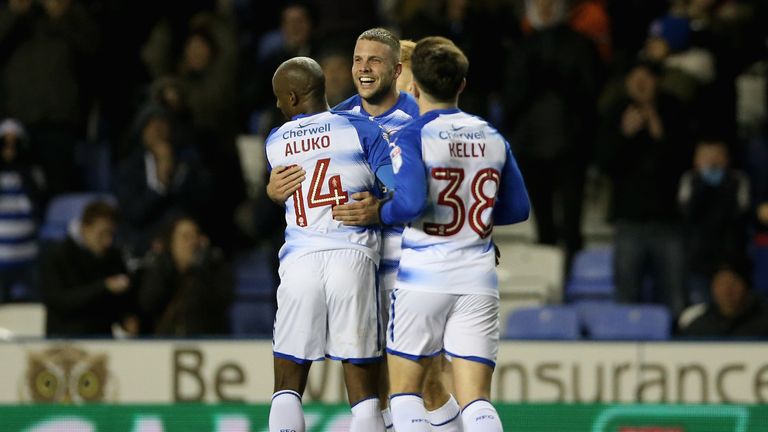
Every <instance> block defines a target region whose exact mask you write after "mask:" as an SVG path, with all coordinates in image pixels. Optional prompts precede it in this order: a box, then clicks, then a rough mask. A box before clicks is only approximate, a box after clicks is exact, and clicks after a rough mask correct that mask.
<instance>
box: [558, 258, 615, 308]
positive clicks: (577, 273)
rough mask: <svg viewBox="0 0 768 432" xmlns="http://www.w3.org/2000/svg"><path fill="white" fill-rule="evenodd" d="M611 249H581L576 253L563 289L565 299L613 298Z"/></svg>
mask: <svg viewBox="0 0 768 432" xmlns="http://www.w3.org/2000/svg"><path fill="white" fill-rule="evenodd" d="M613 287H614V285H613V248H597V249H583V250H581V251H579V252H577V253H576V256H575V257H574V258H573V264H572V265H571V273H570V275H569V278H568V282H567V283H566V287H565V294H566V298H567V299H568V300H570V301H574V300H579V299H612V298H613V291H614V288H613Z"/></svg>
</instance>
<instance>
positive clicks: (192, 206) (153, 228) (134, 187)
mask: <svg viewBox="0 0 768 432" xmlns="http://www.w3.org/2000/svg"><path fill="white" fill-rule="evenodd" d="M134 136H135V139H136V140H137V145H136V146H135V147H136V148H135V149H134V150H133V152H132V154H131V155H130V156H128V157H127V158H126V159H124V160H122V161H121V162H120V165H119V166H118V171H117V179H116V181H115V183H114V184H115V194H116V195H117V199H118V201H119V202H120V207H121V209H122V210H123V215H124V219H123V223H122V224H121V227H120V228H121V232H122V234H123V238H124V240H125V241H126V243H127V246H128V247H129V248H130V250H131V253H132V254H133V255H134V256H142V255H143V254H144V253H145V252H146V251H147V249H148V248H149V244H150V240H151V238H153V237H154V236H155V235H156V234H157V231H158V229H159V228H160V227H161V226H162V224H163V223H164V222H165V221H166V219H167V218H169V217H171V216H172V215H174V214H178V213H189V214H192V215H195V216H196V217H201V216H202V215H205V214H210V213H211V212H212V210H211V209H210V208H206V206H207V205H208V203H209V199H210V197H211V178H210V174H209V173H208V171H207V170H206V169H205V168H204V167H202V166H201V164H200V162H199V160H198V156H197V152H196V151H195V150H194V149H193V148H177V147H176V146H174V145H173V143H172V142H171V140H170V139H171V132H170V123H169V118H168V112H167V111H165V110H164V109H163V108H160V107H157V106H154V105H149V106H147V107H145V108H144V109H143V110H142V111H141V112H140V113H139V116H138V120H137V122H136V130H135V131H134ZM206 210H207V211H208V213H206Z"/></svg>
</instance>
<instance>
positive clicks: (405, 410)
mask: <svg viewBox="0 0 768 432" xmlns="http://www.w3.org/2000/svg"><path fill="white" fill-rule="evenodd" d="M389 409H390V410H391V411H392V424H393V425H394V426H395V430H397V432H431V430H432V429H431V428H430V426H429V420H427V410H426V409H425V408H424V399H422V398H421V396H419V395H417V394H413V393H400V394H395V395H392V397H390V399H389Z"/></svg>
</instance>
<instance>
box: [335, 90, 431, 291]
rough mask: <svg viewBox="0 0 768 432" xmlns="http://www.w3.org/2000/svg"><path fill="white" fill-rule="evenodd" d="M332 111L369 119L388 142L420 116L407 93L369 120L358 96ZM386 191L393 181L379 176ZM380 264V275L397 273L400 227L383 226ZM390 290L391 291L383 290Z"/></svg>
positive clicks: (412, 99)
mask: <svg viewBox="0 0 768 432" xmlns="http://www.w3.org/2000/svg"><path fill="white" fill-rule="evenodd" d="M333 109H334V110H340V111H348V112H351V113H354V114H357V115H360V116H364V117H368V118H369V119H371V120H373V121H375V122H376V123H378V124H379V126H380V127H381V129H382V131H383V132H384V136H385V138H386V139H387V140H388V141H389V140H390V139H391V138H392V136H393V135H394V134H395V133H396V132H397V131H399V130H400V129H402V128H403V126H405V125H406V124H407V123H408V122H410V121H411V120H413V119H414V118H416V117H418V116H419V106H418V104H417V103H416V99H414V98H413V96H411V94H410V93H407V92H400V96H399V97H398V98H397V102H396V103H395V105H394V106H392V108H390V109H389V110H387V112H385V113H383V114H381V115H379V116H375V117H374V116H371V115H370V114H368V113H367V112H366V111H365V109H363V100H362V98H361V97H360V95H354V96H352V97H351V98H349V99H347V100H345V101H344V102H342V103H340V104H338V105H336V106H335V107H334V108H333ZM381 179H382V180H383V181H384V183H385V186H386V187H387V188H388V189H394V184H393V179H391V178H386V177H385V176H382V178H381ZM381 234H382V243H381V264H380V265H379V274H380V275H382V276H385V275H387V274H392V273H396V272H397V267H398V265H399V263H400V241H401V236H402V234H403V226H402V225H394V226H392V225H386V226H384V227H382V230H381ZM385 288H391V287H385Z"/></svg>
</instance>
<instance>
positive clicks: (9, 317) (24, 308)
mask: <svg viewBox="0 0 768 432" xmlns="http://www.w3.org/2000/svg"><path fill="white" fill-rule="evenodd" d="M44 336H45V306H44V305H43V304H42V303H11V304H2V305H0V340H3V339H13V338H18V337H44Z"/></svg>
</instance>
